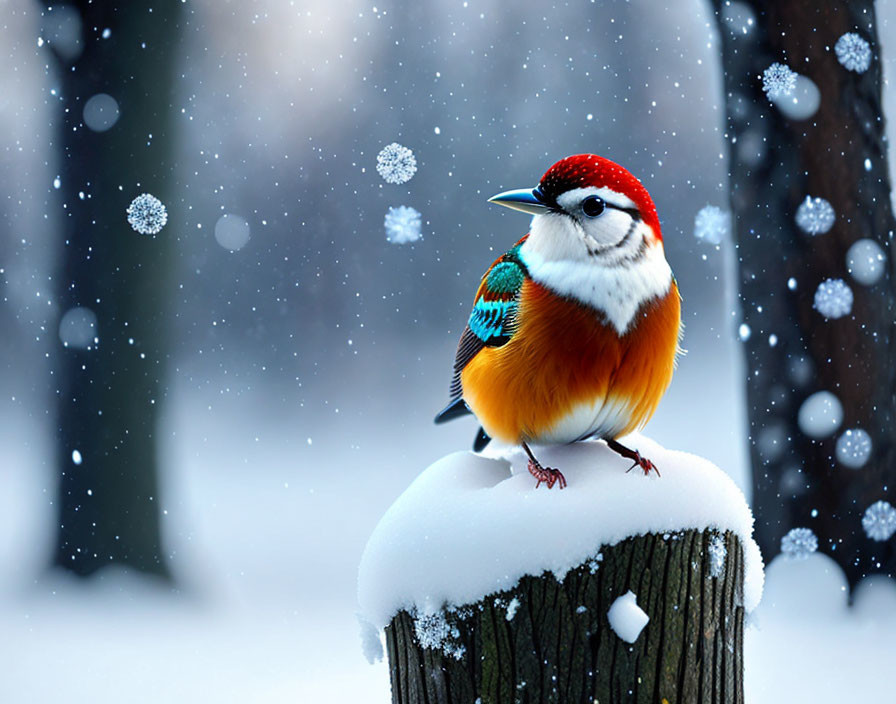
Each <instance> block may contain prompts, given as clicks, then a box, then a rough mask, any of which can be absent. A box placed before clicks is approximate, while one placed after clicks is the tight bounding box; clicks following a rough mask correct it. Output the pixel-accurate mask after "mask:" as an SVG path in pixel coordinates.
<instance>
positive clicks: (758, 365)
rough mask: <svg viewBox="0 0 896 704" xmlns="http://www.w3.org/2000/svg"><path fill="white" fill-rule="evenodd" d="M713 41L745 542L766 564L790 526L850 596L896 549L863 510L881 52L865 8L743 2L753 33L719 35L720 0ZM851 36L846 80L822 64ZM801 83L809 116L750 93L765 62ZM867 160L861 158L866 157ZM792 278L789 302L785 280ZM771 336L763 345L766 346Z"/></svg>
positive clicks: (889, 358) (878, 378)
mask: <svg viewBox="0 0 896 704" xmlns="http://www.w3.org/2000/svg"><path fill="white" fill-rule="evenodd" d="M713 4H714V7H715V10H716V15H717V17H718V19H719V27H720V33H721V39H722V57H723V68H724V74H725V77H724V85H725V98H726V102H727V115H728V118H727V119H728V126H727V133H726V138H727V140H728V143H729V149H730V163H731V194H732V196H731V204H732V209H733V213H734V221H735V230H736V235H737V246H738V254H739V259H740V294H741V303H742V308H743V319H744V321H745V322H746V323H747V325H749V326H750V328H751V330H752V336H751V337H750V338H749V340H748V341H747V342H746V343H745V345H746V351H747V364H748V371H749V375H748V378H747V398H748V402H749V409H748V413H749V420H750V436H751V442H750V453H751V459H752V465H753V477H754V479H753V507H754V511H755V513H756V517H757V523H756V538H757V541H758V542H759V545H760V548H761V549H762V552H763V553H764V554H765V556H766V558H768V557H771V556H773V555H775V554H776V553H777V552H778V551H779V545H780V540H781V537H782V536H783V535H784V534H785V533H786V532H787V531H788V530H789V529H790V528H792V527H795V526H806V527H808V528H811V529H812V530H814V531H815V533H816V534H817V535H818V537H819V545H820V547H821V548H822V549H824V550H825V551H826V552H829V553H830V554H831V555H832V556H833V557H834V558H835V559H836V560H837V561H838V562H839V564H840V565H841V566H842V567H843V569H844V570H845V571H846V574H847V576H848V578H849V581H850V583H851V584H855V583H856V582H857V581H858V580H859V579H860V578H861V577H862V576H864V575H865V574H867V573H868V572H870V571H872V570H875V569H882V570H884V571H885V572H887V573H889V574H891V575H893V574H896V543H894V541H892V540H891V541H887V542H886V543H880V542H874V541H872V540H870V539H869V538H868V537H867V536H866V535H865V534H864V531H863V530H862V524H861V519H862V514H863V512H864V511H865V509H866V508H867V507H868V506H869V505H870V504H872V503H874V502H876V501H878V500H880V499H889V500H890V501H891V502H894V492H896V444H894V441H896V418H894V405H896V396H894V393H896V363H894V359H896V357H894V343H896V335H894V320H896V308H894V282H896V278H894V268H893V252H892V249H891V247H890V244H891V241H892V240H891V238H892V233H893V230H894V226H896V222H894V220H893V213H892V208H891V203H890V181H889V177H888V168H887V153H886V140H885V130H884V117H883V109H882V105H881V55H880V42H879V38H878V34H877V28H876V24H875V13H874V3H873V2H872V1H871V0H849V1H846V0H830V1H828V2H816V1H815V0H789V1H787V2H760V1H757V0H754V1H753V2H747V3H746V4H747V5H748V6H750V7H751V8H752V9H753V11H754V12H755V20H756V22H755V25H754V26H753V28H752V30H751V31H749V32H748V33H747V34H743V33H741V32H740V27H739V25H738V26H732V25H730V24H729V23H728V22H727V21H726V20H725V17H724V13H725V12H728V11H730V10H729V9H728V7H727V5H726V3H723V2H721V0H714V3H713ZM846 32H857V33H859V34H860V35H861V36H862V37H863V38H865V40H867V41H868V42H870V44H871V49H872V52H873V59H872V62H871V67H870V68H869V69H868V70H867V71H866V72H865V73H861V74H859V73H854V72H852V71H848V70H847V69H846V68H844V67H843V66H841V65H840V64H839V63H838V61H837V57H836V54H835V52H834V45H835V44H836V42H837V40H838V38H839V37H840V36H842V35H843V34H844V33H846ZM775 61H778V62H782V63H786V64H788V65H789V66H790V67H791V68H792V69H793V70H795V71H797V72H799V73H802V74H803V75H805V76H808V77H809V78H810V79H812V81H814V82H815V84H816V85H817V86H818V88H819V89H820V91H821V103H820V107H819V109H818V112H817V113H816V114H815V115H814V116H813V117H811V118H810V119H808V120H805V121H794V120H789V119H787V118H786V117H784V116H783V115H782V114H781V112H780V111H779V110H778V109H777V108H776V107H774V106H773V105H772V104H771V103H770V102H769V100H768V99H767V98H766V97H765V95H764V94H763V92H762V80H761V75H762V72H763V71H764V70H765V69H766V68H767V67H768V66H769V65H771V64H772V63H773V62H775ZM866 160H867V161H866ZM807 195H811V196H813V197H822V198H825V199H826V200H828V201H829V202H830V203H831V204H832V205H833V207H834V209H835V211H836V214H837V219H836V222H835V224H834V226H833V228H832V229H831V230H830V231H829V232H828V233H826V234H820V235H817V236H815V237H811V236H809V235H806V234H804V233H802V232H801V231H799V230H798V228H797V227H796V225H795V221H794V215H795V213H796V210H797V207H798V206H799V204H800V203H801V201H802V200H803V199H804V198H805V197H806V196H807ZM860 238H871V239H873V240H875V241H876V242H877V243H878V244H879V245H880V246H881V247H882V248H883V250H884V252H885V253H886V256H887V264H886V271H885V274H884V276H883V278H882V279H881V280H880V281H879V282H877V283H876V284H874V285H872V286H864V285H862V284H860V283H858V282H856V281H853V280H852V279H851V278H850V276H849V274H848V272H847V265H846V252H847V250H848V249H849V247H850V245H852V244H853V243H854V242H855V241H856V240H858V239H860ZM790 278H793V279H795V281H796V283H797V287H796V289H795V290H790V289H789V288H788V280H789V279H790ZM827 278H841V279H843V280H844V281H846V282H847V283H848V284H849V285H850V287H851V289H852V291H853V294H854V296H855V300H854V302H853V306H852V313H851V314H850V315H847V316H845V317H842V318H839V319H833V320H825V318H824V317H823V316H822V315H821V314H820V313H819V312H818V311H816V310H814V309H813V297H814V294H815V290H816V288H817V286H818V284H819V283H821V282H822V281H824V280H825V279H827ZM770 335H775V336H776V337H777V344H776V345H774V346H773V345H771V344H770V342H769V336H770ZM818 390H828V391H830V392H832V393H834V394H835V395H836V396H837V397H838V398H839V400H840V401H841V403H842V405H843V414H844V416H843V424H842V426H841V429H840V431H838V433H837V434H835V435H833V436H831V437H828V438H824V439H822V440H813V439H811V438H809V437H807V436H806V435H805V434H804V433H803V432H802V431H801V430H800V428H799V426H798V424H797V412H798V410H799V408H800V405H801V404H802V402H803V401H804V400H805V399H806V398H807V397H808V396H809V395H810V394H811V393H813V392H815V391H818ZM847 428H862V429H863V430H865V431H867V432H868V433H869V434H870V435H871V438H872V441H873V448H874V449H873V453H872V455H871V458H870V459H869V461H868V463H867V464H866V465H865V466H864V467H862V468H861V469H859V470H855V469H849V468H847V467H844V466H842V465H841V464H839V463H838V462H837V460H836V455H835V443H836V439H837V437H838V435H839V434H840V432H842V431H843V430H845V429H847Z"/></svg>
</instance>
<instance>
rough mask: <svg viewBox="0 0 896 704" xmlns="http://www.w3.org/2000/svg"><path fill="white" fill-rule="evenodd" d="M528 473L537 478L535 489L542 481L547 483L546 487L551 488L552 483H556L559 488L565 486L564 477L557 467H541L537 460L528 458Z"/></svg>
mask: <svg viewBox="0 0 896 704" xmlns="http://www.w3.org/2000/svg"><path fill="white" fill-rule="evenodd" d="M529 474H531V475H532V476H533V477H535V478H536V479H537V480H538V482H537V483H536V484H535V488H536V489H537V488H538V487H540V486H541V483H542V482H544V483H545V484H547V485H548V489H552V488H553V487H554V484H557V485H558V487H559V488H560V489H565V488H566V477H564V476H563V473H562V472H561V471H560V470H559V469H554V468H553V467H542V466H541V465H540V464H538V462H534V461H533V460H529Z"/></svg>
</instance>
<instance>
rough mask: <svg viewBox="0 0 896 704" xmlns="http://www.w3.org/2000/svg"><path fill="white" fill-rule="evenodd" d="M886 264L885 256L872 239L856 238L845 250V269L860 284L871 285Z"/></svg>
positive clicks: (879, 275) (877, 278) (882, 273)
mask: <svg viewBox="0 0 896 704" xmlns="http://www.w3.org/2000/svg"><path fill="white" fill-rule="evenodd" d="M886 266H887V256H886V254H884V250H883V249H881V246H880V245H879V244H878V243H877V242H875V241H874V240H870V239H861V240H856V241H855V242H853V244H852V246H851V247H850V248H849V249H848V250H847V252H846V270H847V271H848V272H849V273H850V274H851V275H852V278H854V279H855V280H856V281H858V282H859V283H860V284H865V285H866V286H871V285H872V284H874V283H876V282H877V281H879V280H880V277H882V276H883V275H884V271H885V269H886Z"/></svg>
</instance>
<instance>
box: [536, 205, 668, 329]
mask: <svg viewBox="0 0 896 704" xmlns="http://www.w3.org/2000/svg"><path fill="white" fill-rule="evenodd" d="M567 219H568V218H567V217H566V216H563V215H537V216H535V217H534V218H532V227H531V231H530V235H529V238H528V239H527V240H526V242H525V243H524V244H523V246H522V248H521V249H520V256H521V258H522V260H523V262H524V263H525V265H526V267H527V268H528V270H529V275H530V276H531V277H532V279H533V280H534V281H536V282H538V283H540V284H542V285H544V286H546V287H547V288H549V289H551V290H552V291H554V292H555V293H557V294H558V295H561V296H568V297H570V298H573V299H575V300H578V301H581V302H582V303H585V304H586V305H589V306H591V307H593V308H596V309H597V310H599V311H601V312H602V313H603V314H604V315H605V316H606V317H607V320H608V321H609V322H610V324H612V325H613V327H614V328H616V331H617V332H618V333H619V334H620V335H624V334H625V332H626V330H628V327H629V325H630V324H631V321H632V319H633V318H634V316H635V313H637V312H638V309H639V308H640V307H641V305H642V304H643V303H645V302H646V301H649V300H652V299H654V298H659V297H662V296H664V295H665V294H666V293H667V292H668V291H669V285H670V284H671V282H672V270H671V269H670V268H669V263H668V262H667V261H666V257H665V255H664V253H663V244H662V242H661V241H658V240H657V241H652V238H650V237H649V233H647V232H645V230H646V229H647V226H646V225H644V224H643V223H638V225H637V227H638V229H639V231H638V232H636V233H635V234H634V235H633V236H632V237H630V238H629V241H627V242H626V243H625V244H624V245H623V246H622V247H617V248H614V249H612V250H610V251H609V252H607V253H605V254H602V255H598V256H591V255H589V254H588V253H587V247H586V246H585V243H584V241H583V240H582V239H581V237H580V236H579V235H578V234H577V230H576V229H575V228H574V227H570V226H569V225H567V224H566V223H565V222H563V221H565V220H567ZM645 237H646V238H647V239H645ZM575 240H577V241H578V244H576V242H575ZM645 242H646V243H647V244H646V246H645V245H644V243H645ZM642 246H644V247H645V249H644V251H643V253H641V252H639V250H640V248H641V247H642Z"/></svg>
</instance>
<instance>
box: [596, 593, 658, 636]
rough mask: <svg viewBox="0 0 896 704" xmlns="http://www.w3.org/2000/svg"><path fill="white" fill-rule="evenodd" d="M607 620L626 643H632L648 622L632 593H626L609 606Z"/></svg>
mask: <svg viewBox="0 0 896 704" xmlns="http://www.w3.org/2000/svg"><path fill="white" fill-rule="evenodd" d="M607 620H608V621H609V622H610V628H612V629H613V632H614V633H615V634H616V635H617V636H619V637H620V638H622V640H624V641H625V642H626V643H634V642H635V641H636V640H638V636H639V635H641V631H643V630H644V626H646V625H647V622H648V621H649V620H650V616H648V615H647V614H646V613H644V609H642V608H641V607H640V606H638V598H637V597H636V596H635V594H634V592H632V591H627V592H626V593H625V594H623V595H622V596H620V597H618V598H617V599H616V601H614V602H613V604H612V606H610V610H609V611H607Z"/></svg>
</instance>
